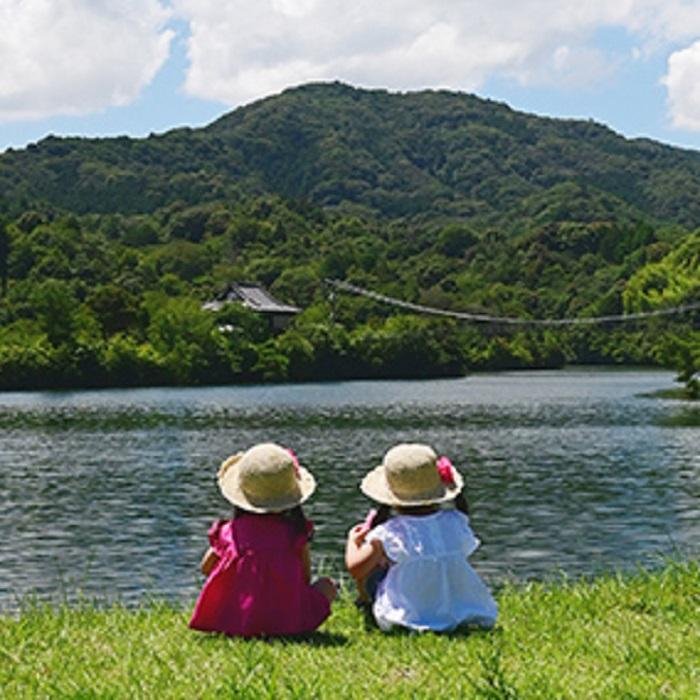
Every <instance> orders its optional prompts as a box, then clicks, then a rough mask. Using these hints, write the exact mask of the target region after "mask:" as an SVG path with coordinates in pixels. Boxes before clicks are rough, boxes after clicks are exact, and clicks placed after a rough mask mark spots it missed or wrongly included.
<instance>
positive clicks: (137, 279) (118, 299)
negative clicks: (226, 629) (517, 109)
mask: <svg viewBox="0 0 700 700" xmlns="http://www.w3.org/2000/svg"><path fill="white" fill-rule="evenodd" d="M570 195H571V193H570V192H567V191H562V192H559V193H557V194H555V195H552V197H551V198H550V200H549V202H548V205H547V206H548V208H549V209H550V210H551V211H562V210H563V209H564V208H566V207H570V201H571V200H570ZM699 269H700V235H699V234H698V233H691V232H687V231H685V230H683V229H682V228H680V227H678V226H666V227H663V226H652V225H651V224H648V223H644V222H630V223H627V224H619V223H612V222H606V221H594V222H588V223H585V222H576V221H569V220H557V217H556V216H550V217H549V220H544V221H543V220H538V219H532V218H529V219H528V218H524V219H523V220H522V221H521V228H520V230H519V231H518V232H516V233H515V234H510V235H506V234H505V233H503V232H500V231H499V230H497V229H493V228H486V229H482V230H478V229H476V228H473V227H471V226H469V225H468V224H465V223H461V222H455V221H452V222H446V223H428V224H421V223H417V222H414V223H412V224H408V223H406V222H378V221H376V220H373V219H371V218H360V217H355V216H344V215H342V214H340V213H330V212H328V211H326V210H323V209H321V208H319V207H316V206H314V205H311V204H309V203H305V202H303V201H299V200H285V199H282V198H280V197H276V196H269V195H266V196H262V197H248V198H236V199H234V200H220V201H216V202H208V203H205V204H200V205H195V206H187V205H186V204H184V203H182V202H179V203H178V202H175V203H173V204H171V205H169V206H167V207H164V208H162V209H159V210H157V211H156V212H154V213H153V214H139V215H130V216H126V215H119V214H103V215H96V214H86V215H76V214H71V213H66V212H65V211H60V210H57V209H54V208H52V207H46V206H39V205H35V206H34V207H31V208H28V209H26V210H24V211H22V212H21V213H18V214H14V215H13V214H10V213H9V212H6V214H5V218H4V220H3V221H2V222H0V278H1V283H2V291H3V294H2V301H1V302H0V324H1V325H0V388H3V389H15V388H16V389H20V388H45V387H77V386H136V385H149V384H150V385H154V384H158V385H168V384H203V383H216V384H219V383H229V382H258V381H306V380H323V379H340V378H354V377H434V376H455V375H459V374H462V373H464V372H466V371H470V370H482V369H506V368H526V367H558V366H561V365H562V364H564V363H567V362H584V363H591V362H594V363H611V362H613V363H646V364H661V365H667V366H675V367H677V368H678V369H679V371H680V372H682V373H683V376H684V377H685V379H686V380H687V381H688V385H689V386H691V385H692V380H693V377H694V375H695V373H696V372H697V369H698V365H700V352H699V347H700V342H699V340H698V331H697V314H696V315H695V316H693V315H692V314H688V315H686V316H683V317H679V318H677V319H671V320H656V321H652V322H649V321H645V322H640V323H639V324H637V325H636V326H629V325H624V326H620V327H618V326H613V327H604V328H597V327H577V328H572V329H559V330H551V329H546V330H521V331H518V332H513V331H512V330H510V329H508V328H506V327H501V328H499V327H497V326H493V325H483V326H479V325H473V324H464V323H460V322H457V321H454V320H450V319H435V318H428V317H418V316H414V315H406V314H405V313H400V312H397V310H396V309H393V308H391V307H387V306H385V305H381V304H378V303H377V302H373V301H371V300H368V299H364V298H358V297H351V296H346V295H339V294H337V293H335V294H333V293H332V291H333V290H332V289H331V288H329V287H328V286H326V285H325V284H324V279H326V278H342V279H348V280H350V281H353V282H355V283H356V284H359V285H362V286H365V287H369V288H372V289H375V290H377V291H380V292H383V293H385V294H389V295H391V296H395V297H398V298H402V299H405V300H407V301H413V302H417V303H421V304H426V305H430V306H437V307H440V308H445V309H455V310H469V311H472V312H482V313H491V314H496V315H504V316H519V317H524V318H546V317H565V316H594V315H607V314H615V313H621V312H623V311H625V310H629V311H634V310H644V309H650V308H658V307H668V306H675V305H678V304H681V303H690V302H692V301H697V300H698V298H699V296H700V289H699V285H700V276H699V275H698V270H699ZM231 281H253V282H258V283H260V284H262V285H264V286H265V287H267V288H269V289H270V290H271V292H272V293H273V294H275V295H276V296H277V297H278V298H279V299H280V300H283V301H285V302H289V303H294V304H296V305H298V306H300V307H302V308H303V312H302V313H301V314H300V315H299V316H298V317H296V318H295V320H294V322H293V323H292V325H291V326H290V327H289V328H287V329H286V330H285V331H284V332H282V333H273V332H272V330H271V329H270V327H269V324H268V322H267V321H266V319H265V318H263V317H261V316H259V315H256V314H254V313H253V312H251V311H248V310H246V309H243V308H242V307H239V306H236V305H228V306H227V307H225V308H224V309H222V310H221V311H220V312H217V313H213V312H210V311H206V310H204V309H202V303H203V302H205V301H207V300H209V299H211V298H213V297H214V296H215V295H216V294H217V293H218V292H219V291H220V290H221V289H222V288H223V287H224V286H225V285H226V284H227V283H229V282H231Z"/></svg>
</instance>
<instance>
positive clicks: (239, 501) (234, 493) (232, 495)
mask: <svg viewBox="0 0 700 700" xmlns="http://www.w3.org/2000/svg"><path fill="white" fill-rule="evenodd" d="M223 476H224V475H222V476H220V477H219V489H220V490H221V493H222V495H223V497H224V498H225V499H226V500H227V501H229V502H230V503H232V504H233V505H234V506H238V507H239V508H243V510H247V511H249V512H251V513H280V512H282V511H284V510H289V509H290V508H295V507H296V506H300V505H301V504H302V503H304V502H305V501H307V500H308V499H309V497H310V496H311V494H312V493H313V492H314V491H315V490H316V479H314V476H313V474H312V473H311V472H310V471H308V470H307V469H305V468H304V467H302V466H299V478H298V479H297V485H298V487H299V493H298V494H291V495H289V496H287V497H285V498H284V499H283V500H274V499H266V500H265V501H258V502H253V501H251V500H250V499H249V498H248V497H247V496H246V494H245V493H244V492H243V491H242V489H241V488H240V485H239V483H238V481H237V480H236V479H231V478H229V479H225V478H223Z"/></svg>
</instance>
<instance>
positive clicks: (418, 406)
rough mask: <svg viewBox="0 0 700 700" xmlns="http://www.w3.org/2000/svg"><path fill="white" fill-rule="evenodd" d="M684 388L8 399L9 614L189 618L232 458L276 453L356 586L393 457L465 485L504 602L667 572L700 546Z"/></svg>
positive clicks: (0, 488) (696, 438)
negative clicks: (155, 601)
mask: <svg viewBox="0 0 700 700" xmlns="http://www.w3.org/2000/svg"><path fill="white" fill-rule="evenodd" d="M672 378H673V375H672V374H670V373H667V372H636V371H614V372H613V371H601V370H581V369H579V370H566V371H560V372H530V373H506V374H499V375H480V376H474V377H468V378H465V379H456V380H439V381H416V382H348V383H337V384H315V385H287V386H276V387H270V386H266V387H236V388H231V387H226V388H207V389H144V390H132V391H92V392H70V393H26V394H0V440H2V451H1V453H0V455H1V456H0V499H1V502H2V509H1V510H0V574H1V575H0V607H4V608H8V607H12V606H13V605H14V603H15V601H16V600H17V596H26V595H27V594H28V593H30V594H36V595H38V596H41V597H45V596H49V597H52V598H56V597H58V598H61V597H66V598H73V597H74V596H75V595H76V594H77V593H79V592H80V593H83V594H86V595H88V596H99V597H100V598H109V599H113V598H120V599H123V600H126V601H134V600H139V599H140V598H141V597H142V596H143V595H144V594H155V595H159V596H162V595H165V596H168V597H172V598H184V599H190V598H192V596H193V595H194V594H195V592H196V591H197V589H198V586H199V585H200V580H199V578H198V575H197V573H196V567H197V563H198V559H199V556H200V555H201V552H202V550H203V548H204V547H205V544H206V542H205V540H206V529H207V527H208V525H209V523H210V521H211V520H212V519H213V518H215V517H225V516H226V515H227V514H228V510H229V509H228V507H227V504H226V502H225V501H223V499H222V498H221V497H220V495H219V494H218V491H217V489H216V485H215V481H214V475H215V472H216V469H217V467H218V464H219V463H220V462H221V460H222V459H223V458H224V457H226V456H227V455H228V454H229V453H231V452H233V451H236V450H238V449H241V448H245V447H247V446H249V445H251V444H253V443H255V442H260V441H263V440H276V441H278V442H280V443H282V444H285V445H288V446H290V447H293V448H294V449H295V450H296V452H297V453H298V454H299V456H300V458H301V460H302V462H303V463H305V464H306V465H307V466H308V467H310V468H311V469H312V471H313V472H314V473H315V475H316V476H317V479H318V482H319V487H318V490H317V492H316V494H315V495H314V497H313V499H312V501H311V502H310V503H309V506H308V507H307V508H306V510H307V512H308V513H309V515H310V516H311V517H312V518H313V519H314V520H315V522H316V524H317V535H316V539H315V542H314V557H315V560H316V563H317V564H318V563H319V562H321V564H322V566H324V567H325V568H327V569H328V568H330V569H331V571H332V572H335V573H338V572H339V571H340V569H341V562H342V551H343V543H344V534H345V532H346V530H347V529H348V528H349V527H350V525H352V524H353V522H354V521H356V520H357V519H359V518H361V517H362V516H363V514H364V512H365V511H366V509H367V507H368V505H369V504H368V502H367V501H366V499H365V498H364V497H363V496H362V495H361V494H360V493H359V491H358V489H357V484H358V482H359V480H360V478H361V476H362V475H363V474H364V473H365V471H366V470H367V469H369V468H371V467H373V466H374V465H375V464H377V463H378V461H379V460H380V459H381V456H382V454H383V452H384V451H385V450H386V449H387V448H388V447H389V446H391V445H392V444H394V443H396V442H399V441H404V440H419V441H425V442H430V443H432V444H433V445H434V446H435V447H436V449H437V450H438V451H439V452H442V453H445V454H448V455H449V456H450V457H451V458H452V461H453V462H454V463H455V465H457V466H458V467H459V468H460V469H461V470H462V472H463V473H464V475H465V477H466V481H467V495H468V500H469V501H470V504H471V507H472V519H473V524H474V527H475V529H476V530H477V532H478V533H479V535H480V537H481V539H482V540H483V543H484V544H483V547H482V549H481V550H480V551H479V553H478V554H477V555H476V557H475V559H474V563H475V565H476V566H477V568H478V569H479V570H480V571H481V572H482V573H483V574H484V575H485V577H486V578H487V579H489V580H490V581H491V582H493V583H496V582H498V581H499V580H501V579H503V578H505V577H509V578H516V579H524V578H529V577H545V576H551V575H556V574H558V572H561V571H563V572H566V573H568V574H572V575H579V574H587V573H594V572H596V571H599V570H602V569H612V568H625V567H631V566H636V565H637V564H639V563H642V564H650V563H651V564H653V563H656V562H658V561H659V559H660V557H663V556H666V555H672V554H676V553H678V552H679V551H680V552H681V553H682V554H685V555H687V554H696V553H697V551H698V545H697V543H698V541H700V537H699V536H700V506H699V501H698V496H699V495H700V478H699V477H700V450H699V448H698V446H699V445H700V425H699V424H698V421H697V409H695V408H693V407H691V406H689V405H688V404H683V403H681V402H678V401H672V400H663V399H655V398H649V397H645V396H643V394H648V393H650V392H653V391H656V390H658V389H662V388H665V387H668V386H669V385H671V384H672Z"/></svg>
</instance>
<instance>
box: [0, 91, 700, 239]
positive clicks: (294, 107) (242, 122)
mask: <svg viewBox="0 0 700 700" xmlns="http://www.w3.org/2000/svg"><path fill="white" fill-rule="evenodd" d="M562 186H573V187H574V188H575V189H576V190H577V191H578V192H579V193H583V195H581V196H583V197H584V199H586V200H588V201H589V202H590V216H589V219H591V220H596V219H599V218H602V219H610V220H613V219H618V218H622V219H625V220H629V219H633V220H635V219H636V220H641V219H646V220H651V221H655V222H663V223H677V224H681V225H683V226H688V227H694V226H697V225H698V224H700V153H698V152H695V151H692V150H686V149H679V148H676V147H674V146H669V145H666V144H662V143H660V142H656V141H653V140H650V139H646V138H641V139H639V138H635V139H627V138H626V137H624V136H622V135H620V134H617V133H616V132H614V131H613V130H612V129H610V128H609V127H607V126H605V125H603V124H598V123H596V122H594V121H591V120H577V119H558V118H553V117H542V116H534V115H529V114H527V113H525V112H519V111H517V110H514V109H512V108H510V107H509V106H508V105H506V104H504V103H501V102H496V101H493V100H485V99H483V98H480V97H477V96H475V95H469V94H466V93H459V92H453V91H446V90H425V91H420V92H404V93H393V92H389V91H386V90H365V89H358V88H354V87H352V86H349V85H345V84H343V83H337V82H335V83H309V84H306V85H302V86H299V87H295V88H289V89H287V90H285V91H284V92H282V93H280V94H279V95H274V96H270V97H267V98H264V99H262V100H259V101H257V102H254V103H251V104H249V105H245V106H243V107H240V108H237V109H235V110H233V111H231V112H229V113H227V114H225V115H222V116H221V117H219V118H218V119H217V120H215V121H214V122H212V123H211V124H209V125H207V126H205V127H200V128H190V127H181V128H177V129H173V130H170V131H168V132H165V133H163V134H160V135H151V136H149V137H146V138H142V139H132V138H130V137H125V136H120V137H113V138H83V137H69V138H59V137H55V136H49V137H47V138H45V139H42V140H41V141H40V142H38V143H37V144H35V145H31V146H29V147H27V148H26V149H22V150H9V151H6V152H5V153H3V154H1V155H0V191H1V192H2V193H3V195H2V199H3V200H4V206H5V208H6V209H10V208H11V206H12V205H13V203H15V202H18V201H22V202H24V203H25V204H26V203H27V202H42V203H45V204H48V205H50V206H54V207H58V208H60V209H65V210H67V211H72V212H75V213H80V214H84V213H111V212H121V213H150V212H153V211H155V210H157V209H158V208H162V207H166V206H169V205H172V204H173V203H174V202H178V201H181V202H184V203H185V204H187V205H192V204H197V203H201V202H204V201H214V200H217V199H231V198H234V199H235V198H237V197H240V196H243V195H249V194H253V195H257V194H266V193H269V194H277V195H280V196H282V197H286V198H290V199H303V200H308V201H310V202H312V203H313V204H316V205H319V206H322V207H327V208H334V209H339V210H341V211H346V212H348V213H358V214H362V215H367V216H371V217H376V218H380V219H412V218H416V217H419V218H420V217H423V218H430V219H456V220H469V221H471V222H473V223H475V224H476V225H478V226H480V227H487V226H497V227H501V228H502V227H506V228H508V227H509V226H512V222H513V220H514V219H517V217H518V215H519V212H520V211H521V210H522V207H523V206H527V202H528V200H529V199H531V198H533V197H535V198H538V197H539V198H542V197H545V199H546V198H547V196H548V195H547V193H548V192H549V191H551V190H552V189H553V188H555V191H554V195H557V191H556V188H557V187H562ZM601 198H602V199H605V200H606V201H607V204H605V205H601V204H600V202H599V201H598V200H601Z"/></svg>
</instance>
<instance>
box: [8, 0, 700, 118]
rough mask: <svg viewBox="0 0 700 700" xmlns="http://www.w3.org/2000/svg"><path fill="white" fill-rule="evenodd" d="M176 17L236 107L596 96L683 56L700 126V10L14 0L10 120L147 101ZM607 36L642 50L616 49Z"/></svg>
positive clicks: (214, 87) (209, 86) (676, 102)
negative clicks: (439, 90)
mask: <svg viewBox="0 0 700 700" xmlns="http://www.w3.org/2000/svg"><path fill="white" fill-rule="evenodd" d="M173 17H176V18H178V19H180V20H182V22H183V23H184V25H186V26H188V28H189V37H188V56H189V67H188V69H187V74H186V78H185V85H184V88H185V92H186V93H188V94H189V95H191V96H195V97H200V98H204V99H212V100H217V101H220V102H223V103H224V104H226V105H230V106H235V105H240V104H244V103H246V102H250V101H251V100H254V99H257V98H260V97H263V96H265V95H269V94H271V93H275V92H279V91H280V90H282V89H284V88H285V87H288V86H290V85H296V84H300V83H304V82H307V81H311V80H334V79H339V80H343V81H347V82H350V83H353V84H356V85H362V86H367V87H386V88H389V89H397V90H408V89H420V88H424V87H446V88H452V89H457V90H478V89H479V88H480V87H481V86H483V85H484V83H485V82H486V81H487V80H489V79H490V78H493V77H503V78H507V79H510V80H515V81H517V82H519V83H520V84H522V85H526V86H532V85H548V86H552V87H557V88H563V89H573V88H578V87H580V86H582V85H588V86H594V87H595V86H596V85H599V84H601V83H604V82H605V81H606V80H608V79H609V77H610V76H611V75H612V74H614V72H615V70H616V69H617V68H618V67H619V65H621V64H624V63H625V62H630V61H635V60H646V59H648V57H649V56H651V55H653V54H657V53H658V52H664V54H666V55H668V54H670V53H671V52H673V51H675V53H674V54H673V55H672V56H671V59H670V61H669V73H668V75H667V76H666V79H665V84H666V86H667V89H668V93H669V104H670V105H671V109H672V112H673V115H674V123H675V124H676V125H678V126H684V127H685V128H690V127H688V125H689V124H691V123H695V122H694V120H695V119H700V108H698V105H697V102H696V101H694V100H692V99H691V98H690V97H689V94H691V93H692V90H690V91H689V82H692V81H691V80H690V78H689V77H688V75H689V70H690V66H691V65H695V64H694V63H692V61H693V60H694V59H693V58H692V56H694V52H691V54H688V53H686V52H685V51H690V49H688V50H685V51H679V50H678V49H679V47H682V46H685V45H688V44H690V43H691V42H692V41H694V40H696V39H697V38H698V37H700V0H690V1H688V0H615V1H614V2H611V1H610V0H585V1H584V0H519V1H518V2H516V1H515V0H490V1H488V2H487V1H486V0H440V2H434V3H431V2H426V0H353V1H352V2H348V1H347V0H121V1H120V2H114V1H111V2H110V0H0V27H2V31H1V32H0V66H1V68H0V121H8V120H12V119H31V118H39V117H44V116H49V115H54V114H85V113H88V112H91V111H97V110H100V109H104V108H105V107H107V106H110V105H125V104H128V103H129V102H131V101H133V100H134V99H135V98H136V97H137V96H138V95H139V93H140V92H141V91H142V90H143V88H144V87H145V86H146V85H148V84H149V82H150V81H151V80H152V79H153V77H154V76H155V74H156V73H157V72H158V70H159V68H160V67H161V66H162V65H163V63H164V62H165V61H166V60H167V57H168V53H169V49H170V43H171V40H172V38H173V31H172V30H170V29H168V28H167V22H168V21H169V20H170V19H171V18H173ZM605 29H612V30H620V31H622V32H624V33H626V34H627V35H628V36H629V38H630V40H631V41H632V42H634V49H633V50H630V48H629V43H628V44H627V46H626V48H624V49H619V50H618V49H616V48H615V47H614V46H613V45H612V43H611V42H608V43H606V42H605V40H604V39H601V36H600V30H605ZM693 46H695V45H693ZM691 49H692V47H691ZM681 76H684V77H681ZM680 82H683V84H684V87H683V90H685V92H682V91H681V88H680V87H677V86H678V85H679V84H680Z"/></svg>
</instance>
